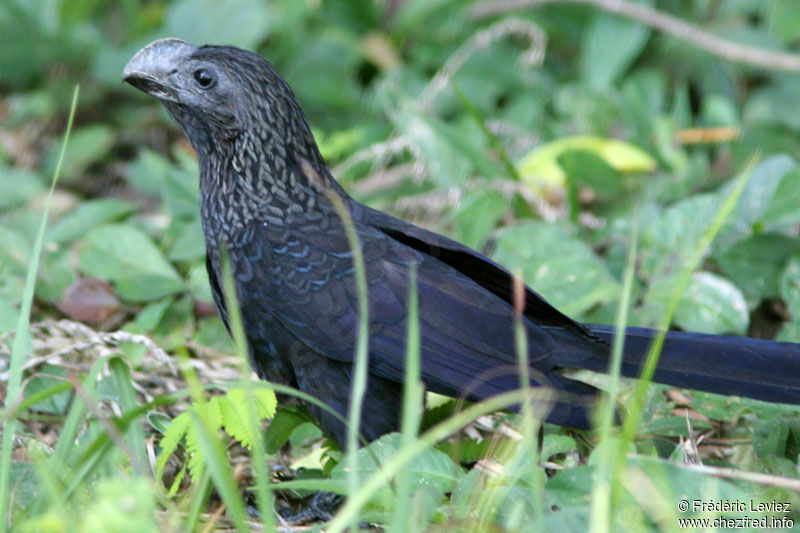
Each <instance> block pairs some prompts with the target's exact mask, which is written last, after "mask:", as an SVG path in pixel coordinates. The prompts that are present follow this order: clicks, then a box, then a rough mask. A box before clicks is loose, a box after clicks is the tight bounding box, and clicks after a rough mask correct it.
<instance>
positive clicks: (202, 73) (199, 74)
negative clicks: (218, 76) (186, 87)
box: [194, 69, 214, 89]
mask: <svg viewBox="0 0 800 533" xmlns="http://www.w3.org/2000/svg"><path fill="white" fill-rule="evenodd" d="M194 80H195V81H196V82H197V84H198V85H200V87H202V88H203V89H208V88H209V87H211V85H213V83H214V77H213V76H211V74H209V72H208V71H207V70H204V69H199V70H195V71H194Z"/></svg>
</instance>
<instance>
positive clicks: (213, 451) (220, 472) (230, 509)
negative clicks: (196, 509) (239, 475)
mask: <svg viewBox="0 0 800 533" xmlns="http://www.w3.org/2000/svg"><path fill="white" fill-rule="evenodd" d="M191 413H192V421H193V422H194V428H195V430H196V431H197V442H198V444H199V445H200V449H201V450H202V452H203V457H205V459H206V461H205V469H206V470H208V473H209V474H210V476H211V479H212V480H213V482H214V486H215V487H216V489H217V492H218V493H219V496H220V498H221V499H222V501H223V503H225V508H226V514H227V515H228V516H229V517H230V519H231V521H232V522H233V525H234V527H235V528H236V530H237V531H240V532H242V533H245V532H247V531H249V530H250V529H249V528H248V527H247V511H246V508H245V505H244V500H242V495H241V493H240V492H239V487H238V486H237V485H236V480H234V479H233V473H232V472H231V468H230V465H229V464H228V461H227V460H226V458H225V448H224V447H223V446H222V443H221V442H220V438H219V435H217V432H216V431H215V429H213V428H211V427H209V424H208V422H206V420H205V419H204V418H203V417H202V416H200V415H199V414H198V413H197V412H196V411H195V410H194V409H192V410H191Z"/></svg>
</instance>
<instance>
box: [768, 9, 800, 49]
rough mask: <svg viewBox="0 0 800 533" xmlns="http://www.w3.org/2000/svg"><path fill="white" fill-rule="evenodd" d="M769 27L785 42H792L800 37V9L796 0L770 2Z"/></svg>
mask: <svg viewBox="0 0 800 533" xmlns="http://www.w3.org/2000/svg"><path fill="white" fill-rule="evenodd" d="M768 5H769V6H771V9H770V8H769V7H767V10H768V13H769V15H768V20H769V27H770V30H772V33H774V34H775V35H777V36H778V37H780V38H781V39H782V40H783V42H784V44H790V43H791V42H792V41H794V40H795V39H797V38H798V37H800V9H797V2H796V1H795V0H773V1H772V2H770V3H769V4H768Z"/></svg>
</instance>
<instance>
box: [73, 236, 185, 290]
mask: <svg viewBox="0 0 800 533" xmlns="http://www.w3.org/2000/svg"><path fill="white" fill-rule="evenodd" d="M78 263H79V266H80V269H81V270H82V271H83V272H85V273H86V274H88V275H90V276H95V277H98V278H102V279H106V280H109V281H111V282H112V283H113V284H114V285H115V286H116V288H117V291H118V292H119V294H120V296H122V298H124V299H126V300H130V301H138V302H141V301H148V300H155V299H158V298H161V297H163V296H166V295H168V294H173V293H176V292H179V291H181V290H183V289H184V284H183V281H182V280H181V278H180V276H178V273H177V272H175V269H173V268H172V265H170V264H169V262H167V260H166V259H165V258H164V256H163V254H162V253H161V251H160V250H159V249H158V248H157V247H156V246H155V245H154V244H153V243H152V242H151V241H150V239H149V238H148V237H147V235H145V234H144V233H142V232H141V231H139V230H138V229H136V228H134V227H131V226H126V225H123V224H111V225H106V226H101V227H99V228H97V229H96V230H94V231H92V232H91V233H90V234H89V235H88V236H87V237H86V243H85V245H84V246H83V248H82V249H81V251H80V254H79V256H78Z"/></svg>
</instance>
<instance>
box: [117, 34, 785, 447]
mask: <svg viewBox="0 0 800 533" xmlns="http://www.w3.org/2000/svg"><path fill="white" fill-rule="evenodd" d="M124 76H125V81H128V82H129V83H131V84H132V85H134V86H136V87H137V88H139V89H141V90H143V91H146V92H148V93H150V94H153V95H154V96H156V97H158V98H160V99H161V100H162V101H163V102H164V104H165V105H166V107H167V109H168V110H169V111H170V113H171V114H172V116H173V117H174V118H175V120H176V121H177V122H178V124H179V125H180V126H181V128H182V129H183V131H184V133H185V134H186V136H187V137H188V139H189V141H190V142H191V143H192V145H193V147H194V148H195V150H196V151H197V154H198V158H199V162H200V191H201V217H202V224H203V231H204V234H205V239H206V247H207V252H208V254H207V266H208V274H209V278H210V280H211V285H212V288H213V293H214V298H215V301H216V304H217V308H218V310H219V312H220V315H221V316H222V318H223V320H224V321H225V322H226V324H227V321H228V315H227V310H226V309H227V308H226V303H225V301H224V298H223V295H222V291H221V289H220V287H221V281H220V280H221V279H222V275H221V272H222V270H221V250H222V248H223V247H224V248H225V249H226V250H227V252H228V253H229V256H230V261H231V267H232V271H233V275H234V281H235V285H236V289H237V297H238V301H239V305H240V308H241V311H242V318H243V325H244V330H245V332H246V336H247V340H248V344H249V348H250V354H251V362H252V365H253V367H254V368H255V370H256V372H257V373H258V375H259V376H260V377H262V378H264V379H268V380H271V381H274V382H279V383H283V384H287V385H291V386H295V387H298V388H299V389H300V390H303V391H304V392H307V393H308V394H311V395H312V396H315V397H317V398H319V399H320V400H322V401H323V402H325V403H327V404H328V405H329V406H330V407H332V408H333V409H335V410H336V411H337V412H339V413H341V414H342V415H346V413H347V405H348V398H349V394H350V384H351V380H352V373H353V358H354V346H355V344H356V335H357V333H356V332H357V327H358V304H357V301H358V294H357V289H356V282H355V275H354V268H355V267H354V262H353V253H352V250H351V248H350V245H349V243H348V240H347V237H346V232H345V227H344V225H343V222H342V220H341V219H340V218H339V216H338V215H337V213H336V211H335V209H334V207H333V205H332V204H331V201H330V198H329V197H328V195H327V194H330V192H332V193H333V194H335V195H337V196H338V197H339V198H340V199H341V200H342V202H343V203H344V204H345V206H346V207H347V208H348V210H349V212H350V214H351V217H352V219H353V225H354V229H355V231H356V234H357V235H358V239H359V242H360V245H361V248H362V250H363V254H364V264H365V269H366V278H367V287H368V288H367V295H368V302H369V364H368V370H369V377H368V389H367V393H366V397H365V401H364V410H363V419H362V424H361V432H362V433H363V434H364V436H365V437H366V438H367V439H370V440H371V439H374V438H377V437H378V436H380V435H381V434H383V433H386V432H389V431H392V430H394V429H396V428H397V425H398V422H399V420H398V417H399V413H400V411H401V409H400V404H401V396H402V383H403V375H404V368H405V357H406V353H405V352H406V350H405V338H406V337H405V334H406V327H407V309H408V306H407V300H408V280H409V270H410V266H411V265H412V264H414V265H416V271H417V274H416V275H417V284H418V287H417V291H418V294H419V322H420V330H421V377H422V379H423V381H424V382H425V384H426V387H427V389H428V390H431V391H434V392H438V393H441V394H445V395H449V396H462V395H463V396H465V397H466V398H467V399H470V400H478V399H482V398H486V397H488V396H492V395H494V394H497V393H500V392H504V391H508V390H512V389H514V388H517V387H518V386H519V377H518V375H517V372H516V365H517V359H516V355H515V343H514V332H513V314H514V310H513V305H512V300H513V298H512V277H511V275H510V274H509V273H508V271H506V270H505V269H503V268H502V267H500V266H499V265H497V264H495V263H493V262H492V261H491V260H489V259H487V258H485V257H483V256H482V255H480V254H478V253H477V252H475V251H473V250H471V249H469V248H467V247H465V246H463V245H461V244H459V243H457V242H455V241H453V240H450V239H448V238H446V237H443V236H441V235H437V234H435V233H432V232H429V231H426V230H423V229H421V228H418V227H416V226H414V225H412V224H409V223H407V222H404V221H402V220H399V219H397V218H394V217H391V216H389V215H387V214H385V213H381V212H379V211H375V210H373V209H370V208H368V207H366V206H364V205H362V204H360V203H358V202H356V201H355V200H353V199H352V198H351V197H350V196H349V195H347V193H346V192H345V191H344V190H343V189H342V188H341V187H340V186H339V184H338V183H337V182H336V181H335V179H334V178H333V177H332V176H331V174H330V172H329V171H328V169H327V167H326V165H325V162H324V160H323V158H322V156H321V155H320V153H319V150H318V149H317V146H316V143H315V142H314V139H313V136H312V135H311V131H310V128H309V127H308V124H307V123H306V120H305V117H304V116H303V113H302V110H301V109H300V107H299V104H298V103H297V102H296V100H295V98H294V95H293V94H292V92H291V89H290V88H289V86H288V85H287V84H286V83H285V82H284V81H283V80H282V79H281V78H280V76H279V75H278V74H277V73H276V72H275V71H274V69H273V68H272V67H271V66H270V65H269V64H268V63H267V62H266V61H265V60H264V59H262V58H261V57H259V56H257V55H255V54H252V53H250V52H247V51H244V50H240V49H237V48H233V47H225V46H221V47H216V46H208V47H201V48H197V47H194V46H192V45H190V44H188V43H185V42H183V41H179V40H176V39H165V40H162V41H157V42H155V43H153V44H151V45H149V46H148V47H146V48H144V49H143V50H142V51H140V52H139V53H138V54H137V55H136V56H135V57H134V58H133V59H132V60H131V62H130V63H129V64H128V66H127V67H126V69H125V75H124ZM524 300H525V306H524V311H523V315H524V317H523V321H524V325H525V328H526V331H527V344H528V347H529V353H528V357H529V361H530V373H531V381H532V383H534V384H536V385H547V386H549V387H551V388H553V389H554V390H556V391H557V392H559V393H561V395H560V396H559V398H560V400H559V401H557V402H556V403H555V404H554V406H553V408H552V410H551V411H550V413H549V415H548V420H549V421H551V422H554V423H557V424H561V425H566V426H573V427H586V426H587V425H588V416H587V402H585V401H582V399H585V398H588V397H590V396H592V395H593V393H594V392H595V391H594V389H593V388H592V387H589V386H588V385H585V384H583V383H580V382H577V381H573V380H570V379H567V378H565V377H563V376H561V375H560V374H559V373H558V370H559V369H562V368H588V369H591V370H597V371H605V370H606V369H607V366H608V356H609V353H610V343H611V339H612V337H613V331H612V329H611V328H608V327H605V326H586V325H582V324H580V323H577V322H575V321H573V320H572V319H570V318H569V317H567V316H565V315H564V314H562V313H560V312H559V311H558V310H557V309H555V308H553V307H552V306H551V305H550V304H548V303H547V302H546V301H545V300H544V299H543V298H542V297H541V296H539V295H538V294H537V293H536V292H534V291H533V290H531V289H530V288H527V287H526V288H525V298H524ZM654 335H655V332H654V331H652V330H646V329H630V330H628V331H627V332H626V350H625V360H624V364H623V373H624V374H625V375H629V376H636V375H637V374H638V372H639V368H640V364H641V360H642V357H643V354H645V353H646V351H647V348H648V346H649V343H650V340H651V339H652V338H653V336H654ZM656 380H658V381H661V382H664V383H667V384H672V385H676V386H681V387H688V388H698V389H702V390H707V391H711V392H718V393H723V394H736V395H742V396H750V397H754V398H759V399H764V400H770V401H778V402H786V403H800V346H798V345H794V344H788V343H778V342H772V341H757V340H754V339H745V338H738V337H723V336H713V335H700V334H692V333H670V334H669V336H668V339H667V343H666V344H665V347H664V350H663V354H662V359H661V362H660V364H659V369H658V370H657V372H656ZM312 412H313V414H314V415H315V417H316V418H317V420H318V421H319V422H320V424H321V426H322V428H323V430H324V431H325V432H326V433H327V434H328V435H330V436H332V437H334V438H335V440H337V441H338V442H339V443H343V442H344V440H345V437H344V435H345V428H344V426H343V425H342V424H341V423H339V422H337V421H336V419H335V418H334V417H333V416H331V415H329V414H326V413H324V412H322V411H320V410H318V409H314V408H312Z"/></svg>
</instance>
